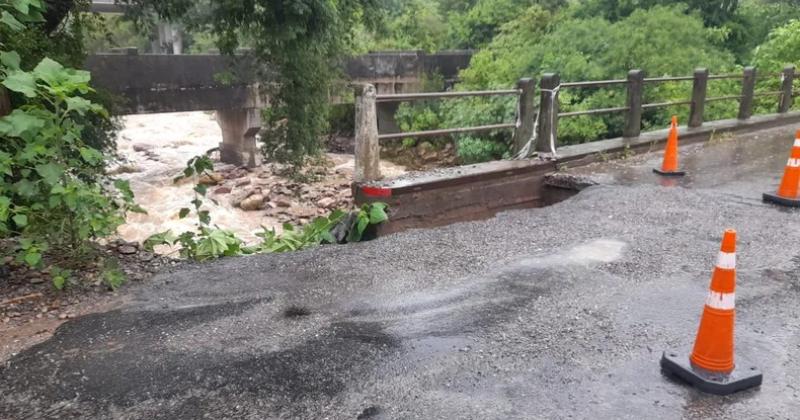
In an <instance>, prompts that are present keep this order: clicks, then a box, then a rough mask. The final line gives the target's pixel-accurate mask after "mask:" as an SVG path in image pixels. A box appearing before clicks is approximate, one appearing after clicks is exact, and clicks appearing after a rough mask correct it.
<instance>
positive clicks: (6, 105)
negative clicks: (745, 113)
mask: <svg viewBox="0 0 800 420" xmlns="http://www.w3.org/2000/svg"><path fill="white" fill-rule="evenodd" d="M10 113H11V96H9V94H8V91H7V90H6V88H4V87H2V86H0V117H2V116H5V115H8V114H10Z"/></svg>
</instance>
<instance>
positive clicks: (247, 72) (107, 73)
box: [85, 49, 472, 166]
mask: <svg viewBox="0 0 800 420" xmlns="http://www.w3.org/2000/svg"><path fill="white" fill-rule="evenodd" d="M471 57H472V52H470V51H447V52H440V53H436V54H425V53H422V52H385V53H370V54H366V55H362V56H359V57H354V58H351V59H349V60H347V62H346V63H345V70H346V75H347V77H348V78H349V79H350V80H351V81H352V82H355V83H369V84H372V85H374V86H375V87H376V89H377V91H378V92H380V93H382V94H394V93H406V92H416V91H418V90H419V87H420V82H421V80H422V77H423V75H426V74H431V73H436V74H439V75H441V76H442V77H444V79H445V81H446V82H447V83H452V82H453V81H454V80H455V78H456V77H457V76H458V72H459V70H461V69H463V68H465V67H467V66H468V65H469V61H470V59H471ZM252 64H253V63H252V61H251V58H249V57H247V56H236V57H227V56H222V55H161V54H158V55H156V54H144V55H140V54H138V53H137V51H136V50H135V49H131V50H125V51H123V53H121V54H119V53H118V54H101V55H92V56H89V58H88V59H87V62H86V66H85V67H86V69H87V70H89V71H91V72H92V80H93V84H94V85H95V86H96V87H98V88H102V89H105V90H108V91H110V92H112V93H113V94H116V95H119V96H120V97H122V99H123V101H122V103H121V104H120V107H119V109H117V110H116V112H117V113H118V114H123V115H125V114H144V113H157V112H181V111H209V110H214V111H217V117H218V121H219V124H220V127H221V128H222V137H223V141H222V143H221V144H220V154H221V159H222V161H224V162H227V163H232V164H236V165H248V166H254V165H256V163H257V157H258V150H257V148H256V140H255V136H256V134H257V133H258V132H259V130H260V128H261V118H260V110H261V109H262V108H263V107H264V106H266V105H267V104H268V98H264V97H262V95H261V94H259V89H258V86H257V84H256V83H255V80H256V78H255V73H254V66H253V65H252ZM332 100H336V98H332ZM397 106H398V104H397V103H387V104H382V106H380V107H379V108H378V110H377V113H378V118H379V124H380V125H381V129H382V130H384V131H386V132H391V131H396V129H397V128H396V127H395V126H394V120H393V116H394V110H395V109H396V108H397Z"/></svg>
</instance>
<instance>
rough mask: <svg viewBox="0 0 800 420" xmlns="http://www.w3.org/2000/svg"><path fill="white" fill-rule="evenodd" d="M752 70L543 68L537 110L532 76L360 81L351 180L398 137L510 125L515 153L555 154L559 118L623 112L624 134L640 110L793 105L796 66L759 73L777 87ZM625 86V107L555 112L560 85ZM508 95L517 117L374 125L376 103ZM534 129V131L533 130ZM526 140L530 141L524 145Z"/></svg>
mask: <svg viewBox="0 0 800 420" xmlns="http://www.w3.org/2000/svg"><path fill="white" fill-rule="evenodd" d="M757 76H758V75H757V72H756V69H755V68H754V67H745V68H744V69H743V71H742V73H741V74H717V75H711V74H709V72H708V70H707V69H704V68H699V69H696V70H695V71H694V74H693V75H692V76H678V77H652V78H647V77H645V74H644V71H642V70H631V71H630V72H629V73H628V75H627V78H626V79H618V80H595V81H578V82H563V83H562V82H561V80H560V77H559V75H558V74H555V73H546V74H544V75H542V77H541V80H540V81H539V104H538V109H537V107H536V106H535V104H534V98H535V83H534V82H533V80H532V79H521V80H520V81H519V82H518V83H517V88H516V89H510V90H496V91H472V92H440V93H408V94H393V95H377V94H375V89H374V88H373V87H372V86H370V85H362V86H359V87H357V89H356V125H355V127H356V171H355V181H356V182H363V181H372V180H377V179H380V167H379V161H380V141H381V140H393V139H401V138H408V137H411V138H420V137H436V136H445V135H451V134H461V133H469V132H485V131H495V130H513V133H514V147H515V149H516V151H517V152H520V151H521V150H525V151H524V152H523V154H526V153H528V152H527V150H530V151H531V152H532V151H537V152H549V153H554V154H555V153H556V150H555V147H556V145H557V144H558V142H557V139H558V134H557V133H558V122H559V120H560V119H561V118H571V117H577V116H585V115H600V114H613V113H624V114H625V124H624V127H623V130H622V135H623V137H624V138H635V137H638V136H639V135H640V134H641V129H642V112H643V111H644V110H649V109H655V108H664V107H671V106H686V105H688V106H689V107H690V108H689V119H688V124H687V125H688V126H689V127H690V128H694V127H699V126H701V125H702V124H703V122H704V113H705V105H706V104H707V103H712V102H720V101H734V100H735V101H739V109H738V114H737V118H738V119H740V120H747V119H749V118H750V117H751V116H752V115H753V107H754V102H755V99H756V98H761V97H777V98H778V101H777V112H778V113H779V114H782V113H786V112H788V111H789V109H790V108H791V106H792V103H793V98H794V97H795V96H798V95H800V91H796V90H794V79H795V68H794V66H787V67H785V68H784V69H783V71H781V72H780V73H764V74H763V75H761V76H762V77H768V78H778V77H779V78H780V89H779V90H776V91H759V92H756V90H755V87H756V78H757ZM709 80H740V81H741V91H740V94H739V95H723V96H715V97H708V96H707V93H708V81H709ZM687 81H691V82H692V93H691V96H690V98H688V99H686V100H678V101H668V102H654V103H645V102H644V88H645V86H647V85H653V84H658V83H670V82H687ZM614 86H619V87H623V86H624V87H625V88H626V90H627V97H626V102H625V106H620V107H611V108H596V109H588V110H580V111H568V112H559V107H560V104H559V100H558V95H559V92H560V91H561V90H564V89H586V88H601V87H614ZM500 95H511V96H516V97H517V98H518V105H517V110H518V111H517V117H516V121H515V122H513V123H511V122H509V123H500V124H493V125H483V126H474V127H455V128H447V129H440V130H426V131H414V132H400V133H391V134H380V133H379V132H378V127H377V119H376V111H375V106H376V103H380V102H401V101H402V102H405V101H416V100H428V99H449V98H461V97H468V96H500ZM534 131H535V132H534ZM527 143H530V144H527Z"/></svg>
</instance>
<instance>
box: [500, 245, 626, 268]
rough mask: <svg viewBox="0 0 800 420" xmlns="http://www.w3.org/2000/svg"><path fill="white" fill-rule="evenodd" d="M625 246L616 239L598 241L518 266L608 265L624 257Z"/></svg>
mask: <svg viewBox="0 0 800 420" xmlns="http://www.w3.org/2000/svg"><path fill="white" fill-rule="evenodd" d="M625 246H626V244H625V242H622V241H618V240H615V239H596V240H594V241H591V242H588V243H585V244H581V245H578V246H575V247H573V248H571V249H567V250H564V251H560V252H557V253H555V254H551V255H547V256H544V257H537V258H531V259H527V260H523V261H521V262H520V263H519V264H518V265H520V266H523V267H526V268H537V267H538V268H542V267H555V266H567V265H595V264H606V263H610V262H614V261H616V260H618V259H619V258H620V257H622V251H623V250H624V249H625ZM511 269H515V268H514V267H512V268H511Z"/></svg>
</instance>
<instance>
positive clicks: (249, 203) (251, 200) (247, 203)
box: [239, 194, 264, 211]
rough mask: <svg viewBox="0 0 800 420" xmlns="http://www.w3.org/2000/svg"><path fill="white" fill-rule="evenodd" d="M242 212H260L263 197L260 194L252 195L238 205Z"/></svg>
mask: <svg viewBox="0 0 800 420" xmlns="http://www.w3.org/2000/svg"><path fill="white" fill-rule="evenodd" d="M239 207H240V208H241V209H242V210H247V211H252V210H261V209H263V208H264V196H263V195H261V194H253V195H251V196H249V197H247V198H245V199H244V200H242V202H241V203H239Z"/></svg>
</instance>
